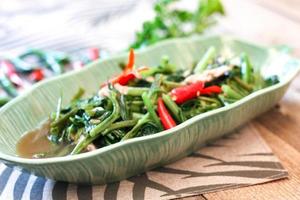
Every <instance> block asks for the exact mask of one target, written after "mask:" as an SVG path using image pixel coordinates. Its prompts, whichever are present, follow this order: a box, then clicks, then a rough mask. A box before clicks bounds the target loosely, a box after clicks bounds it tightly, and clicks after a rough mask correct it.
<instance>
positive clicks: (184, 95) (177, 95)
mask: <svg viewBox="0 0 300 200" xmlns="http://www.w3.org/2000/svg"><path fill="white" fill-rule="evenodd" d="M203 87H204V83H203V82H197V83H193V84H190V85H185V86H182V87H178V88H175V89H173V90H172V91H171V98H172V100H173V101H175V102H176V103H178V104H181V103H184V102H186V101H188V100H190V99H193V98H196V97H197V96H199V95H200V93H201V90H202V89H203Z"/></svg>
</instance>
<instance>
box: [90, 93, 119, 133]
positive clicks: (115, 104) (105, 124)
mask: <svg viewBox="0 0 300 200" xmlns="http://www.w3.org/2000/svg"><path fill="white" fill-rule="evenodd" d="M108 98H109V99H110V100H111V102H112V104H113V112H112V114H111V115H110V116H109V117H107V118H106V119H105V120H103V121H102V122H100V123H99V124H98V125H97V126H96V127H95V128H93V129H92V130H91V132H90V133H89V135H90V136H91V137H94V136H95V135H97V134H99V133H100V132H102V131H103V130H105V129H106V128H108V127H109V126H110V125H111V124H112V123H113V122H114V121H116V120H117V119H118V118H119V117H120V105H119V102H118V100H117V93H116V92H115V91H113V90H111V92H110V95H109V97H108Z"/></svg>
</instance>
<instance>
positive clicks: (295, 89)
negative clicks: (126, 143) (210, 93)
mask: <svg viewBox="0 0 300 200" xmlns="http://www.w3.org/2000/svg"><path fill="white" fill-rule="evenodd" d="M223 2H224V4H225V8H226V11H227V16H226V18H225V19H222V20H221V23H220V29H221V31H223V32H225V33H228V34H231V35H232V34H233V35H236V36H238V37H240V38H243V39H247V40H249V41H253V42H255V43H262V44H266V45H269V46H270V45H280V44H286V45H288V46H290V47H292V48H293V49H294V52H293V54H294V55H295V56H298V57H300V12H299V10H300V1H299V0H223ZM251 125H254V126H255V127H256V129H257V130H258V132H259V133H260V134H261V136H262V137H263V138H264V139H265V141H266V142H267V143H268V145H269V146H270V147H271V149H272V150H273V152H274V154H275V155H277V157H278V158H279V159H280V160H281V162H282V164H283V165H284V167H285V168H286V169H287V170H288V172H289V178H288V179H284V180H279V181H274V182H271V183H266V184H260V185H255V186H250V187H244V188H240V189H231V190H225V191H221V192H215V193H209V194H204V195H201V196H196V197H189V198H185V199H184V200H202V199H209V200H210V199H214V200H215V199H216V200H218V199H220V200H228V199H236V200H241V199H266V200H269V199H276V200H281V199H282V200H285V199H300V75H299V76H298V77H297V78H296V79H295V80H294V81H293V83H292V85H291V86H290V88H289V90H288V92H287V93H286V95H285V96H284V98H283V99H282V100H281V102H280V103H279V106H278V107H276V108H273V109H272V110H270V111H268V112H267V113H265V114H263V115H262V116H260V117H258V118H256V119H254V120H253V121H252V122H251ZM242 129H243V128H242Z"/></svg>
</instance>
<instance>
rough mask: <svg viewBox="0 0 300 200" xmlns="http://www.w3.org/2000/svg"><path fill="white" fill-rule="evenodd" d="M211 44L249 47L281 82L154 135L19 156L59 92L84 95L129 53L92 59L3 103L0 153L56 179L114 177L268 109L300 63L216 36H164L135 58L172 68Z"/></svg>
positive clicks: (175, 155)
mask: <svg viewBox="0 0 300 200" xmlns="http://www.w3.org/2000/svg"><path fill="white" fill-rule="evenodd" d="M211 45H213V46H215V47H216V48H217V49H218V50H219V51H220V52H223V53H225V54H230V53H232V54H239V53H241V52H246V53H247V54H248V55H249V56H250V58H251V61H252V63H253V65H254V66H255V67H256V68H260V69H261V70H262V73H263V75H264V76H269V75H272V74H277V75H278V76H279V78H280V83H279V84H276V85H274V86H271V87H269V88H266V89H263V90H260V91H257V92H255V93H252V94H251V95H249V96H247V97H245V98H244V99H242V100H240V101H238V102H236V103H233V104H231V105H229V106H226V107H223V108H219V109H216V110H213V111H209V112H207V113H204V114H201V115H198V116H196V117H194V118H192V119H190V120H188V121H186V122H184V123H182V124H180V125H178V126H176V127H175V128H173V129H170V130H167V131H163V132H160V133H157V134H154V135H149V136H145V137H139V138H134V139H131V140H128V141H124V142H120V143H117V144H114V145H111V146H108V147H104V148H102V149H99V150H96V151H93V152H89V153H83V154H80V155H75V156H67V157H57V158H46V159H24V158H19V157H17V156H16V155H15V145H16V143H17V141H18V140H19V138H20V137H21V136H22V134H23V133H24V132H25V131H27V130H31V129H34V128H35V127H37V126H38V124H39V123H40V122H41V121H43V120H45V119H46V118H47V117H48V114H49V113H50V112H51V111H53V110H55V107H56V103H57V100H58V98H59V96H60V94H61V92H62V93H63V101H64V104H66V103H68V102H69V100H70V99H71V97H72V96H73V95H74V94H75V93H76V91H77V89H78V88H79V87H83V88H85V89H86V91H87V93H88V94H91V93H94V92H96V91H97V90H98V88H99V84H100V83H101V82H104V81H106V80H107V79H108V78H109V77H111V76H113V75H116V74H118V73H119V72H120V69H119V67H118V64H119V62H121V61H126V58H127V54H122V55H116V56H112V57H111V58H109V59H104V60H99V61H96V62H94V63H92V64H89V65H88V66H87V67H85V68H84V69H82V70H80V71H74V72H71V73H68V74H65V75H62V76H59V77H56V78H52V79H49V80H46V81H43V82H41V83H39V84H36V85H35V86H34V87H33V88H32V89H30V90H29V91H28V92H26V93H25V94H23V95H21V96H19V97H17V98H16V99H14V100H13V101H11V102H9V103H8V104H7V105H5V106H4V107H3V108H1V110H0V116H1V117H0V159H1V160H2V161H4V162H6V163H10V164H12V165H16V166H19V167H21V168H24V169H27V170H28V171H30V172H32V173H35V174H37V175H40V176H45V177H48V178H51V179H54V180H60V181H68V182H73V183H93V184H95V183H97V184H104V183H107V182H114V181H119V180H122V179H125V178H128V177H130V176H133V175H137V174H139V173H142V172H144V171H147V170H150V169H152V168H155V167H158V166H162V165H165V164H167V163H170V162H173V161H175V160H178V159H180V158H182V157H184V156H186V155H188V154H190V153H191V152H193V151H195V150H197V149H198V148H199V147H201V146H203V145H205V143H207V142H208V141H210V140H214V139H216V138H219V137H221V136H223V135H225V134H227V133H229V132H230V131H231V130H233V129H235V128H237V127H238V126H240V125H242V124H243V123H245V122H247V121H249V120H250V119H252V118H254V117H256V116H257V115H259V114H261V113H263V112H265V111H267V110H268V109H270V108H271V107H273V106H274V105H275V104H276V103H277V102H278V101H279V100H280V98H281V97H282V96H283V94H284V93H285V91H286V90H287V88H288V85H289V84H290V82H291V81H292V79H293V78H294V77H295V76H296V74H297V73H298V71H299V68H300V67H299V62H298V61H297V60H295V59H294V58H292V57H290V56H289V55H287V54H286V53H282V52H280V51H278V50H276V49H270V48H265V47H261V46H257V45H253V44H250V43H247V42H244V41H241V40H237V39H233V38H230V37H218V36H215V37H196V38H188V39H174V40H169V41H165V42H162V43H159V44H157V45H154V46H151V47H149V48H146V49H143V50H140V51H137V53H136V57H137V59H136V63H137V65H138V66H139V65H147V66H153V65H155V64H158V63H159V61H160V58H161V56H163V55H168V56H169V57H170V60H171V62H172V63H174V64H175V65H176V66H178V67H179V68H187V67H190V66H191V65H192V63H194V62H195V61H197V60H199V59H200V58H201V56H202V55H203V54H204V52H205V50H206V49H207V48H208V47H209V46H211Z"/></svg>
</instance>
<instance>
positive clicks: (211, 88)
mask: <svg viewBox="0 0 300 200" xmlns="http://www.w3.org/2000/svg"><path fill="white" fill-rule="evenodd" d="M221 92H222V88H221V87H219V86H217V85H212V86H208V87H206V88H203V89H202V90H201V92H200V93H201V95H202V94H204V95H205V94H207V95H211V94H220V93H221Z"/></svg>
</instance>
